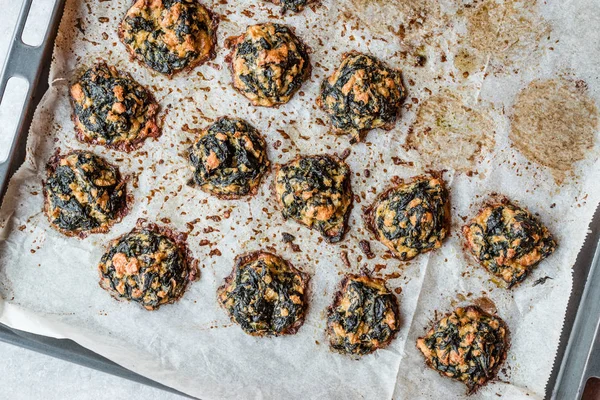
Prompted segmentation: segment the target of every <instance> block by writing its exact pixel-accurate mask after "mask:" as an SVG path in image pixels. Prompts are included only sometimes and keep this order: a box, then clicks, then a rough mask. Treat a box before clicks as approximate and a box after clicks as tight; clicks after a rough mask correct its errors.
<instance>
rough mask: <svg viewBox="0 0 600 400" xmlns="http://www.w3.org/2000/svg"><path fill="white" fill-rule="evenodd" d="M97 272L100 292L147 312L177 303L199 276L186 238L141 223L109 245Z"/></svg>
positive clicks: (155, 226)
mask: <svg viewBox="0 0 600 400" xmlns="http://www.w3.org/2000/svg"><path fill="white" fill-rule="evenodd" d="M98 269H99V271H100V286H101V287H102V288H103V289H105V290H107V291H108V292H109V293H110V294H111V295H112V296H113V297H114V298H116V299H117V300H121V299H124V300H130V301H134V302H136V303H139V304H140V305H141V306H142V307H144V308H145V309H147V310H155V309H157V308H159V307H160V306H161V305H163V304H169V303H173V302H175V301H177V300H178V299H179V298H180V297H181V296H182V295H183V293H184V291H185V289H186V287H187V285H188V283H189V282H191V281H193V280H195V279H196V277H197V276H198V269H197V267H196V266H195V263H194V261H193V260H192V259H191V257H190V255H189V251H188V249H187V246H186V235H184V234H181V233H177V232H174V231H172V230H170V229H168V228H164V227H159V226H158V225H155V224H151V223H150V224H149V223H145V222H144V221H139V222H138V226H137V227H136V228H135V229H133V230H132V231H131V232H129V233H127V234H125V235H123V236H121V237H119V238H117V239H115V240H113V241H112V242H111V243H110V245H109V246H108V250H107V251H106V253H104V255H103V256H102V259H101V260H100V264H99V265H98Z"/></svg>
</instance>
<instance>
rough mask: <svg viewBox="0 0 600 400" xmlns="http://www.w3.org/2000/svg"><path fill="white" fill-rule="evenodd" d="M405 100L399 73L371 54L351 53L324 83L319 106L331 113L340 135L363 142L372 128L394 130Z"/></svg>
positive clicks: (318, 102)
mask: <svg viewBox="0 0 600 400" xmlns="http://www.w3.org/2000/svg"><path fill="white" fill-rule="evenodd" d="M404 97H405V91H404V86H403V85H402V74H401V72H400V71H399V70H394V69H391V68H389V67H388V66H387V65H385V64H384V63H383V62H381V61H380V60H378V59H377V58H375V57H373V56H371V55H367V54H362V53H358V52H350V53H346V54H344V56H343V59H342V63H341V64H340V66H339V67H338V68H337V69H336V70H335V71H334V72H333V74H332V75H331V76H330V77H329V78H327V79H325V80H324V81H323V83H322V84H321V93H320V95H319V97H318V98H317V104H318V105H319V107H321V108H322V109H323V110H324V111H325V112H326V113H327V114H329V117H330V121H331V124H332V125H333V128H334V129H335V132H336V133H338V134H349V135H351V137H352V139H351V141H352V142H359V141H360V140H361V139H362V138H363V137H364V136H365V134H366V133H367V132H368V131H370V130H372V129H375V128H383V129H387V130H389V129H392V128H393V127H394V125H395V123H396V118H397V117H398V115H399V114H400V107H401V105H402V101H403V99H404Z"/></svg>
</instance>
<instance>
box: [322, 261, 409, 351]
mask: <svg viewBox="0 0 600 400" xmlns="http://www.w3.org/2000/svg"><path fill="white" fill-rule="evenodd" d="M361 277H362V278H367V279H369V280H372V281H375V282H379V283H382V284H383V286H384V287H385V288H386V289H387V290H388V291H389V292H390V294H391V295H392V298H393V299H394V301H393V302H392V308H393V311H394V315H395V316H396V317H397V318H398V321H397V322H398V326H400V302H399V301H398V297H397V296H396V295H395V294H394V293H393V292H392V291H391V290H389V288H388V286H387V284H386V283H387V281H386V280H385V279H382V278H375V277H372V276H371V275H370V273H369V271H367V270H363V271H362V272H361V273H360V274H346V275H344V277H343V278H342V280H341V281H340V283H339V284H338V285H337V287H336V291H335V294H334V295H333V301H332V302H331V304H330V305H329V306H328V307H327V316H329V315H331V314H332V313H333V312H334V310H335V308H336V307H337V306H338V305H339V304H340V302H341V299H342V297H343V293H344V289H345V288H346V286H347V285H348V281H350V280H351V279H358V278H361ZM326 331H327V335H328V336H330V335H332V334H333V332H332V330H331V326H330V324H329V321H328V322H327V329H326ZM399 331H400V329H397V330H396V331H394V332H393V333H392V335H391V336H390V339H389V340H388V341H387V342H385V343H382V344H381V345H379V346H374V347H373V350H372V351H370V352H369V353H367V354H372V353H374V352H375V351H376V350H379V349H385V348H386V347H388V346H389V345H390V344H391V343H392V342H393V341H394V339H396V336H397V335H398V332H399ZM343 354H345V355H348V356H350V357H355V356H356V355H352V354H346V353H343ZM365 355H366V354H365Z"/></svg>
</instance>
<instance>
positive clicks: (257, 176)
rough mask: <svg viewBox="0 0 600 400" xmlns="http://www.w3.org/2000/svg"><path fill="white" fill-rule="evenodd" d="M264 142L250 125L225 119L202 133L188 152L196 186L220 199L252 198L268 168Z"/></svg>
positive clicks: (219, 120)
mask: <svg viewBox="0 0 600 400" xmlns="http://www.w3.org/2000/svg"><path fill="white" fill-rule="evenodd" d="M266 147H267V146H266V143H265V140H264V138H263V137H262V136H261V134H260V133H259V132H258V131H257V130H256V129H255V128H254V127H253V126H252V125H250V124H249V123H247V122H246V121H244V120H242V119H238V118H229V117H222V118H219V119H218V120H217V121H216V122H215V123H214V124H212V125H210V126H209V127H208V128H206V129H205V130H204V131H202V132H201V133H200V135H199V136H198V138H197V139H196V140H195V142H194V144H193V145H192V147H191V149H190V151H189V160H190V164H191V168H192V170H193V171H194V177H193V183H195V184H196V185H198V187H200V189H202V190H203V191H205V192H207V193H210V194H212V195H215V196H217V197H219V198H221V199H238V198H240V197H243V196H253V195H255V194H256V192H257V191H258V186H259V185H260V182H261V179H262V177H263V175H264V173H265V172H266V171H267V170H268V168H269V165H270V163H269V160H268V158H267V148H266Z"/></svg>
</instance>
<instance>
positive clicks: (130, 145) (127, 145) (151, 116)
mask: <svg viewBox="0 0 600 400" xmlns="http://www.w3.org/2000/svg"><path fill="white" fill-rule="evenodd" d="M98 64H106V65H110V64H108V63H106V61H99V62H97V63H95V64H94V65H98ZM117 72H118V73H119V75H122V76H124V77H126V78H128V79H131V80H132V81H134V82H135V83H137V84H138V85H139V86H140V87H141V88H142V89H144V91H145V92H146V95H147V96H148V100H149V101H150V104H149V105H148V112H147V113H146V117H147V118H148V121H147V122H146V125H145V126H144V128H143V129H142V131H143V130H147V132H148V133H147V134H146V135H144V136H143V137H137V138H135V139H133V140H131V141H128V142H121V143H117V144H112V143H101V142H100V141H99V140H98V139H89V138H87V137H86V136H85V133H84V132H83V130H81V129H80V128H79V125H78V121H79V118H78V117H77V115H76V114H75V103H74V102H73V97H72V96H71V95H69V104H70V105H71V120H72V121H73V125H74V126H75V133H76V137H77V140H79V141H80V142H81V143H86V144H92V145H97V146H104V147H106V148H108V149H111V150H117V151H124V152H126V153H130V152H132V151H134V150H138V149H139V148H140V147H142V145H143V144H144V142H145V141H146V139H148V138H154V139H156V138H158V137H160V135H161V134H162V129H161V128H160V127H159V126H158V124H157V122H156V116H157V114H158V111H159V109H160V106H159V105H158V102H157V101H156V98H155V97H154V94H153V93H152V92H151V91H150V90H148V88H147V87H146V86H144V85H142V84H140V83H139V82H138V81H136V80H135V79H133V78H132V77H131V75H130V74H129V73H128V72H125V71H122V70H119V69H117Z"/></svg>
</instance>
